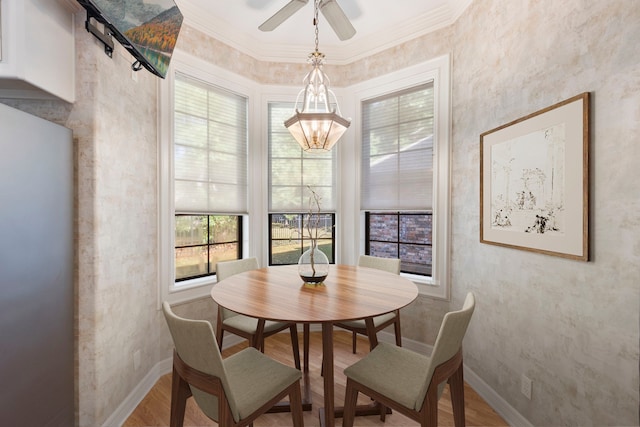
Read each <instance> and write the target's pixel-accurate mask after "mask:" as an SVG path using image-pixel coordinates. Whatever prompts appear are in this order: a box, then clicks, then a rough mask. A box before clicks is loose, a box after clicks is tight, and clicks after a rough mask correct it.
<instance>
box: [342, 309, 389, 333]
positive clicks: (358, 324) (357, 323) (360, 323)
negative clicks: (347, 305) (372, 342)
mask: <svg viewBox="0 0 640 427" xmlns="http://www.w3.org/2000/svg"><path fill="white" fill-rule="evenodd" d="M395 316H396V314H395V313H394V312H391V313H387V314H382V315H380V316H376V317H374V318H373V325H374V326H375V327H378V325H382V324H383V323H384V322H386V321H388V320H391V319H393V318H394V317H395ZM340 324H342V325H346V326H350V327H352V328H362V329H365V328H366V327H367V325H366V323H365V322H364V319H358V320H347V321H346V322H340Z"/></svg>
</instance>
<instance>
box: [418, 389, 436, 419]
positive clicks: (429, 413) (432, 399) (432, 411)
mask: <svg viewBox="0 0 640 427" xmlns="http://www.w3.org/2000/svg"><path fill="white" fill-rule="evenodd" d="M419 417H420V427H438V387H437V386H432V387H430V390H429V391H428V392H427V398H426V399H425V402H424V404H423V405H422V409H421V410H420V413H419Z"/></svg>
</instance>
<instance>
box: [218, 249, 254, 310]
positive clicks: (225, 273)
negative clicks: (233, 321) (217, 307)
mask: <svg viewBox="0 0 640 427" xmlns="http://www.w3.org/2000/svg"><path fill="white" fill-rule="evenodd" d="M258 268H260V267H259V266H258V259H257V258H255V257H252V258H244V259H238V260H234V261H222V262H219V263H217V264H216V276H217V278H218V282H219V281H221V280H224V279H226V278H227V277H230V276H233V275H234V274H238V273H243V272H245V271H250V270H257V269H258ZM220 315H221V317H222V320H225V319H228V318H230V317H233V316H237V315H238V313H236V312H233V311H231V310H227V309H226V308H222V311H221V313H220Z"/></svg>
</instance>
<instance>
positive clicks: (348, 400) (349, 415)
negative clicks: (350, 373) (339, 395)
mask: <svg viewBox="0 0 640 427" xmlns="http://www.w3.org/2000/svg"><path fill="white" fill-rule="evenodd" d="M357 403H358V390H357V389H356V388H355V387H354V386H353V382H352V380H351V379H350V378H347V388H346V390H345V393H344V413H343V414H342V427H353V422H354V420H355V415H356V404H357Z"/></svg>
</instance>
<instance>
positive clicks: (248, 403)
mask: <svg viewBox="0 0 640 427" xmlns="http://www.w3.org/2000/svg"><path fill="white" fill-rule="evenodd" d="M223 364H224V368H225V371H226V373H227V380H228V382H229V387H230V389H231V393H233V396H234V398H235V401H236V405H237V406H236V409H237V411H238V415H239V416H240V419H244V418H246V417H247V416H249V415H251V414H252V413H254V412H255V411H256V410H257V409H258V408H260V406H262V405H264V404H265V402H267V401H269V400H270V399H272V398H273V397H275V396H276V395H277V394H278V393H280V392H281V391H282V390H284V389H285V388H287V387H289V386H290V385H291V384H293V383H294V382H296V381H298V380H299V379H300V378H301V377H302V372H300V371H299V370H297V369H295V368H292V367H290V366H286V365H283V364H282V363H279V362H276V361H275V360H273V359H271V358H269V357H268V356H265V355H264V354H262V353H260V352H259V351H258V350H256V349H255V348H253V347H249V348H246V349H244V350H242V351H241V352H239V353H236V354H235V355H233V356H230V357H229V358H227V359H225V360H224V361H223ZM234 418H235V417H234ZM236 421H238V420H237V419H236Z"/></svg>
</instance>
